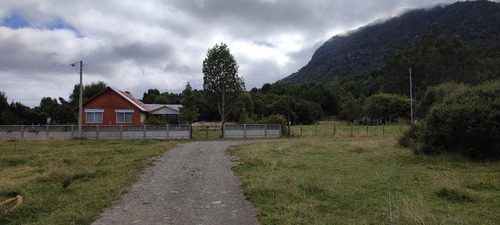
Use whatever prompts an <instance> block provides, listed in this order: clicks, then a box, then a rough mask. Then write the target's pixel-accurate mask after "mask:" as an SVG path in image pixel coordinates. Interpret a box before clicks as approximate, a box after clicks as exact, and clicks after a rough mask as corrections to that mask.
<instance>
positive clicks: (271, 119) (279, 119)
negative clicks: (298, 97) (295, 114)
mask: <svg viewBox="0 0 500 225" xmlns="http://www.w3.org/2000/svg"><path fill="white" fill-rule="evenodd" d="M259 123H261V124H281V132H282V134H284V133H286V127H287V122H286V118H285V116H283V115H279V114H278V115H270V116H268V117H265V118H264V119H262V120H261V121H259Z"/></svg>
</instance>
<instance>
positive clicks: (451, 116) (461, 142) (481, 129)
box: [421, 80, 500, 159]
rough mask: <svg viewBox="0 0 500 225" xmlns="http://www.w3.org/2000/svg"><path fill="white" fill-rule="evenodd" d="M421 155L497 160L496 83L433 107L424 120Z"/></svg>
mask: <svg viewBox="0 0 500 225" xmlns="http://www.w3.org/2000/svg"><path fill="white" fill-rule="evenodd" d="M425 123H426V127H425V129H424V133H423V145H422V149H421V150H422V152H423V153H425V154H438V153H443V152H457V153H459V154H461V155H465V156H468V157H470V158H476V159H499V158H500V80H499V81H496V82H491V83H488V84H485V85H481V86H476V87H473V88H469V90H467V91H463V92H461V93H459V94H456V95H452V96H449V97H447V98H445V99H444V100H443V102H441V103H439V104H437V105H435V106H433V107H432V108H431V110H430V111H429V115H428V117H427V118H426V121H425Z"/></svg>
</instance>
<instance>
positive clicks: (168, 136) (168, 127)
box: [167, 124, 170, 140]
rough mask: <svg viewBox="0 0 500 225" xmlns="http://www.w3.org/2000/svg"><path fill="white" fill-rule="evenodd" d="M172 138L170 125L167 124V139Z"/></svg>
mask: <svg viewBox="0 0 500 225" xmlns="http://www.w3.org/2000/svg"><path fill="white" fill-rule="evenodd" d="M169 139H170V126H169V125H168V124H167V140H169Z"/></svg>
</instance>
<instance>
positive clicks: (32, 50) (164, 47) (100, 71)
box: [0, 0, 454, 107]
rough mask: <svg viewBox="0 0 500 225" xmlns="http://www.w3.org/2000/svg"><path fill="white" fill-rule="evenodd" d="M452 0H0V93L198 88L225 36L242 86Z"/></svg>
mask: <svg viewBox="0 0 500 225" xmlns="http://www.w3.org/2000/svg"><path fill="white" fill-rule="evenodd" d="M453 2H454V0H376V1H375V0H372V1H368V0H293V1H291V0H168V1H163V0H147V1H146V0H106V1H102V0H82V1H65V0H23V1H18V0H2V1H1V3H0V52H1V54H0V91H3V92H6V95H7V98H8V101H9V102H11V101H16V102H22V103H23V104H25V105H28V106H31V107H33V106H37V105H38V104H39V103H40V99H41V98H42V97H52V98H58V97H63V98H66V99H67V98H68V96H69V93H70V92H71V91H72V90H73V87H74V85H75V84H77V83H78V82H79V66H78V65H76V66H71V64H73V63H75V62H78V61H83V64H84V70H83V82H84V84H87V83H91V82H97V81H104V82H106V83H107V84H108V85H109V86H112V87H115V88H118V89H121V90H124V91H130V92H131V93H132V94H133V95H134V96H136V97H137V98H142V94H143V93H144V92H145V91H147V90H148V89H150V88H156V89H158V90H160V92H165V91H168V92H175V93H178V92H181V91H182V90H183V89H184V88H185V86H186V83H187V82H190V83H191V85H192V86H193V88H195V89H202V84H203V73H202V62H203V59H204V58H205V57H206V53H207V50H208V49H209V48H211V47H213V46H214V45H215V44H217V43H221V42H224V43H226V44H227V45H228V47H229V49H230V50H231V53H232V54H233V55H234V57H235V59H236V61H237V62H238V64H239V66H240V69H239V73H240V75H241V76H242V77H243V78H244V80H245V83H246V88H247V89H248V90H250V89H251V88H253V87H259V88H260V87H261V86H262V85H263V84H264V83H273V82H275V81H277V80H279V79H282V78H284V77H286V76H288V75H290V74H291V73H293V72H296V71H297V70H299V69H300V68H301V67H302V66H304V65H306V63H307V62H308V61H309V60H310V59H311V56H312V54H313V53H314V51H315V50H316V49H317V48H318V47H319V46H321V44H323V43H324V42H325V41H326V40H328V39H329V38H330V37H332V36H334V35H336V34H342V33H345V32H347V31H349V30H353V29H356V28H358V27H360V26H363V25H366V24H368V23H372V22H373V21H375V20H378V19H384V18H389V17H393V16H396V15H398V14H401V13H402V12H404V11H405V10H408V9H412V8H420V7H431V6H434V5H436V4H442V3H444V4H450V3H453Z"/></svg>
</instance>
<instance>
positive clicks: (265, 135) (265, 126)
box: [264, 124, 267, 137]
mask: <svg viewBox="0 0 500 225" xmlns="http://www.w3.org/2000/svg"><path fill="white" fill-rule="evenodd" d="M264 137H267V124H264Z"/></svg>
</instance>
